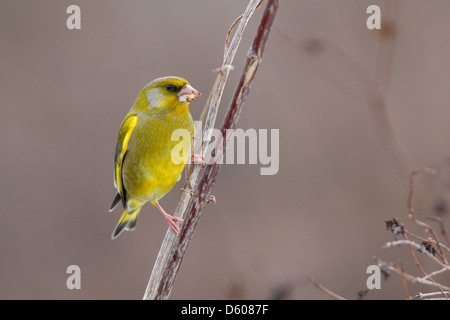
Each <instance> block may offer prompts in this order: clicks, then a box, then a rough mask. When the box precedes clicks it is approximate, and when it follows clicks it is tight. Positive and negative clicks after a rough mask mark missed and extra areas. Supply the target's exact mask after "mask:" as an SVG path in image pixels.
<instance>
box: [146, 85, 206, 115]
mask: <svg viewBox="0 0 450 320" xmlns="http://www.w3.org/2000/svg"><path fill="white" fill-rule="evenodd" d="M199 96H200V92H198V91H197V90H195V89H194V88H193V87H192V86H191V85H190V84H189V82H187V80H185V79H183V78H179V77H164V78H158V79H155V80H153V81H152V82H150V83H149V84H148V85H146V86H145V88H144V89H142V91H141V93H140V94H139V96H138V101H139V100H140V102H141V103H139V104H140V105H141V106H143V107H145V108H150V109H154V108H156V109H160V110H161V109H167V108H176V107H177V106H178V105H180V104H187V103H189V102H191V101H192V100H195V99H197V98H198V97H199Z"/></svg>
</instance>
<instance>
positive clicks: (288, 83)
mask: <svg viewBox="0 0 450 320" xmlns="http://www.w3.org/2000/svg"><path fill="white" fill-rule="evenodd" d="M373 2H374V1H365V0H364V1H362V0H340V1H332V0H320V1H288V0H285V1H281V5H280V8H279V12H278V15H277V17H276V20H275V25H274V28H273V30H272V33H271V35H270V38H269V41H268V45H267V48H266V51H265V55H264V59H263V63H262V65H261V67H260V69H259V71H258V73H257V75H256V79H255V81H254V84H253V87H252V90H251V93H250V96H249V99H248V101H247V103H246V105H245V107H244V110H243V112H242V114H241V118H240V121H239V124H238V127H240V128H243V129H247V128H256V129H263V128H266V129H279V130H280V170H279V172H278V174H276V175H274V176H261V175H260V174H259V169H260V165H225V166H224V167H223V169H222V171H221V173H220V175H219V179H218V181H217V183H216V186H215V187H214V189H213V194H214V195H215V196H216V198H217V203H216V204H215V205H208V206H207V208H206V210H205V212H204V215H203V217H202V219H201V221H200V223H199V225H198V228H197V230H196V233H195V236H194V238H193V240H192V241H191V244H190V247H189V249H188V252H187V255H186V257H185V259H184V261H183V264H182V266H181V270H180V273H179V274H178V277H177V280H176V282H175V287H174V289H173V291H172V295H171V298H173V299H235V298H237V299H270V298H273V297H274V294H275V293H276V292H277V290H279V288H283V286H284V284H286V283H289V284H291V285H293V288H292V290H291V291H290V292H288V294H287V295H286V298H289V299H329V298H330V297H329V296H327V295H326V294H324V293H323V292H322V291H320V290H318V289H317V288H315V287H313V286H312V285H311V284H309V283H308V282H307V281H306V280H305V275H308V274H310V275H312V276H313V277H314V278H315V279H317V280H318V281H320V282H321V283H322V284H324V285H325V286H326V287H327V288H329V289H331V290H332V291H334V292H336V293H338V294H340V295H343V296H345V297H347V298H352V299H353V298H356V297H357V292H358V291H359V290H361V289H365V288H366V279H367V276H368V275H367V274H366V268H367V266H368V265H371V264H373V263H374V260H373V259H372V257H373V256H374V255H376V256H378V257H380V258H382V259H383V260H387V261H394V262H397V263H399V264H403V265H404V266H405V268H406V270H407V271H409V272H410V273H412V274H416V275H418V274H419V273H418V271H417V268H415V267H414V265H413V263H412V259H411V255H410V254H409V251H408V249H407V248H396V249H390V250H386V249H382V246H383V244H384V243H385V242H386V241H389V240H391V239H392V238H393V237H392V234H390V233H389V232H388V231H386V228H385V226H384V221H385V220H388V219H391V218H392V217H398V218H400V220H401V221H403V222H405V223H406V224H407V226H408V227H410V228H411V229H412V230H415V231H417V232H419V230H417V229H416V228H414V226H412V224H411V222H410V221H409V220H408V218H407V209H406V205H405V203H406V198H407V193H408V180H407V176H406V175H405V174H404V173H403V172H401V170H399V169H398V167H397V166H396V165H395V162H394V161H393V158H392V157H391V156H390V155H389V153H386V148H384V147H383V143H382V141H381V140H380V139H379V138H378V136H377V134H376V130H375V126H374V122H373V117H372V116H371V113H370V112H369V109H368V104H367V101H366V100H365V96H364V94H363V93H361V92H362V91H361V86H362V83H363V82H364V81H360V79H359V78H358V71H356V72H355V71H354V70H353V69H352V67H351V65H352V63H356V64H358V65H359V66H360V67H361V68H363V69H364V70H367V74H370V75H371V76H374V77H376V74H377V71H380V67H379V66H380V65H383V63H384V62H386V61H389V58H381V60H380V55H381V56H382V55H383V52H384V53H386V52H389V48H392V49H393V51H392V65H391V67H389V68H388V71H389V72H387V73H383V72H384V71H382V72H381V74H382V76H381V78H380V79H383V81H385V82H383V81H382V82H383V83H381V87H382V89H383V90H385V91H384V92H385V99H386V108H387V111H388V115H389V118H390V121H391V124H392V128H393V130H394V132H395V134H396V135H397V137H398V141H399V142H400V143H401V144H402V146H403V147H404V148H405V150H406V151H407V153H408V154H409V156H410V157H411V160H412V164H411V167H408V168H406V170H411V169H413V168H417V167H421V166H430V167H433V168H435V169H437V170H438V171H439V174H438V175H437V176H436V177H421V178H419V179H418V193H417V197H416V198H415V205H416V212H417V215H418V217H420V218H423V219H425V218H426V217H428V216H432V215H435V214H436V212H434V211H433V206H434V204H435V202H436V201H438V200H439V199H441V200H442V199H445V197H446V196H447V195H448V192H449V190H448V189H447V187H448V185H447V181H446V178H447V177H446V176H445V173H446V172H447V171H446V170H447V168H448V167H447V164H448V161H449V159H450V143H449V141H450V140H449V137H450V125H449V123H450V105H449V98H450V90H449V89H450V82H449V81H448V75H449V74H450V60H449V59H448V57H449V54H450V34H449V32H448V31H449V30H450V19H449V18H450V17H449V15H450V1H447V0H435V1H432V2H425V1H420V0H414V1H413V0H408V1H399V2H395V1H376V2H377V4H379V5H380V7H381V10H382V17H383V18H385V19H391V18H392V19H394V21H395V22H396V24H397V28H396V29H395V34H394V37H393V38H391V35H392V34H391V33H389V30H387V29H386V30H384V32H379V31H371V30H368V29H367V28H366V19H367V17H368V15H367V14H366V8H367V7H368V6H369V5H371V4H373ZM388 2H389V3H388ZM394 2H395V3H397V4H398V6H395V5H394V6H393V5H392V3H394ZM70 4H76V5H79V6H80V8H81V27H82V28H81V30H68V29H67V28H66V19H67V17H68V14H66V8H67V6H69V5H70ZM246 5H247V1H237V0H235V1H189V2H187V1H152V2H151V1H130V2H126V1H118V0H114V1H112V0H111V1H95V2H92V1H60V0H53V1H50V0H40V1H22V0H18V1H6V0H1V1H0V45H1V51H0V112H1V113H0V154H1V157H0V159H1V160H0V163H1V166H0V205H1V222H0V257H1V260H0V298H2V299H17V298H24V299H141V298H142V296H143V293H144V290H145V288H146V284H147V281H148V278H149V276H150V273H151V270H152V267H153V263H154V261H155V258H156V255H157V253H158V250H159V247H160V244H161V241H162V239H163V237H164V234H165V232H166V230H167V224H166V222H165V221H164V219H163V218H162V216H161V214H160V213H159V212H158V211H157V209H156V208H154V207H152V206H151V205H146V206H145V207H144V209H143V210H142V213H141V215H140V219H139V222H138V226H137V228H136V230H135V231H134V232H132V233H125V234H124V235H122V236H121V237H120V238H119V239H117V240H115V241H112V240H111V239H110V236H111V233H112V231H113V229H114V227H115V225H116V223H117V221H118V219H119V216H120V214H121V213H122V212H121V210H116V211H114V212H113V213H108V211H107V209H108V207H109V205H110V203H111V201H112V199H113V197H114V195H115V189H114V187H113V174H112V173H113V154H114V148H115V143H116V137H117V131H118V128H119V125H120V123H121V121H122V119H123V117H124V115H125V114H126V113H127V111H128V109H129V108H130V107H131V105H132V104H133V102H134V99H135V98H136V96H137V94H138V92H139V91H140V90H141V88H142V87H143V86H144V85H145V84H147V83H148V82H149V81H151V80H153V79H154V78H157V77H160V76H165V75H179V76H183V77H185V78H187V79H188V80H189V81H190V82H191V83H192V85H193V86H194V87H195V88H197V89H199V90H200V91H201V92H202V93H203V96H202V97H201V98H200V99H199V100H197V101H195V102H194V103H192V104H191V113H192V114H193V117H194V119H198V117H199V115H200V112H201V109H202V107H203V104H204V102H205V100H206V97H207V96H208V92H209V90H210V88H211V86H212V83H213V81H214V79H215V74H213V73H212V71H211V70H212V69H214V68H217V67H219V66H220V64H221V60H222V55H223V44H224V37H225V34H226V31H227V30H228V27H229V26H230V24H231V23H232V22H233V21H234V19H235V18H236V17H237V16H239V15H240V14H241V13H242V12H243V11H244V9H245V7H246ZM262 11H263V10H259V12H258V13H257V14H256V15H255V17H254V18H253V19H252V20H251V23H250V25H249V28H248V30H247V32H246V33H245V37H244V39H243V42H242V44H241V46H240V49H239V51H238V53H237V56H236V58H235V62H234V66H235V69H234V71H232V72H231V75H230V78H229V82H228V83H227V87H226V90H225V93H224V97H223V100H222V105H221V113H220V114H221V115H223V113H224V110H225V109H226V107H227V105H228V102H229V101H230V98H231V96H232V94H233V91H234V89H235V87H236V83H237V80H238V78H239V76H240V73H241V70H242V66H243V63H244V60H245V55H246V52H247V50H248V48H249V46H250V44H251V41H252V38H253V35H254V33H255V30H256V26H257V24H258V23H259V19H260V17H261V14H262ZM386 21H388V20H386ZM386 26H387V24H386ZM385 28H386V27H385ZM312 37H313V38H312ZM311 39H315V40H314V41H315V42H314V43H315V44H316V45H318V46H317V47H316V48H315V49H314V48H313V49H314V50H312V56H311V54H308V52H307V50H305V45H304V44H305V43H309V44H311ZM318 39H319V40H318ZM383 48H384V49H383ZM386 48H387V49H386ZM310 49H311V48H310ZM383 50H384V51H383ZM310 51H311V50H310ZM380 52H381V53H380ZM387 55H388V56H389V54H387ZM344 56H345V57H348V58H349V59H348V60H346V58H344ZM383 59H384V60H383ZM325 61H326V62H325ZM349 61H351V63H349ZM380 61H381V62H380ZM383 61H384V62H383ZM330 66H331V67H330ZM333 67H334V68H336V70H337V72H332V73H330V72H329V71H330V70H332V68H333ZM383 74H384V77H383ZM218 121H221V117H220V116H219V119H218ZM217 127H219V125H217ZM180 188H181V184H179V185H177V186H176V187H175V188H174V189H173V190H172V192H170V193H169V194H168V195H167V196H166V197H165V198H164V199H162V200H161V204H162V205H163V207H164V208H165V209H166V210H167V211H168V212H172V211H173V210H174V209H175V206H176V203H177V201H178V199H179V196H180ZM443 203H444V204H445V202H443ZM444 209H445V206H444ZM441 218H442V219H443V221H444V224H445V225H446V226H447V227H448V225H449V220H448V217H447V216H446V215H445V210H441ZM421 235H424V234H421ZM424 236H425V235H424ZM72 264H76V265H78V266H80V268H81V290H68V289H67V288H66V279H67V277H68V275H67V274H66V268H67V267H68V266H69V265H72ZM423 266H424V268H425V269H426V270H428V271H432V270H434V269H433V268H435V267H436V265H435V264H433V263H432V262H430V261H427V260H423ZM436 280H439V281H441V282H443V283H447V284H448V283H449V282H450V279H449V278H448V277H447V278H442V277H441V278H437V279H436ZM280 286H281V287H280ZM409 289H410V291H411V293H415V292H418V291H424V292H425V291H427V290H429V289H428V288H425V287H420V286H415V287H414V286H412V285H411V286H410V287H409ZM382 298H384V299H404V298H405V295H404V294H403V290H402V286H401V279H400V277H399V276H397V275H393V276H392V277H391V278H390V279H389V280H388V281H386V282H385V281H383V283H382V289H381V290H374V291H372V292H370V293H369V294H368V295H367V299H382Z"/></svg>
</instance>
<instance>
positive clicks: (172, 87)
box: [166, 84, 177, 92]
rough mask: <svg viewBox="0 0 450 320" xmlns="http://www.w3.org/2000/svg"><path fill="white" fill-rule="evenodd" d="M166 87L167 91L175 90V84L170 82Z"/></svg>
mask: <svg viewBox="0 0 450 320" xmlns="http://www.w3.org/2000/svg"><path fill="white" fill-rule="evenodd" d="M166 89H167V91H169V92H175V91H176V89H177V88H175V86H174V85H172V84H168V85H167V86H166Z"/></svg>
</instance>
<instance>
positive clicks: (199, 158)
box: [191, 154, 205, 167]
mask: <svg viewBox="0 0 450 320" xmlns="http://www.w3.org/2000/svg"><path fill="white" fill-rule="evenodd" d="M191 161H192V162H199V163H201V165H202V166H203V167H204V166H205V161H204V160H203V156H202V155H201V154H193V155H192V156H191Z"/></svg>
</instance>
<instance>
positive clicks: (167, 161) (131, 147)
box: [110, 77, 200, 239]
mask: <svg viewBox="0 0 450 320" xmlns="http://www.w3.org/2000/svg"><path fill="white" fill-rule="evenodd" d="M199 96H200V93H199V92H198V91H197V90H195V89H194V88H193V87H192V86H191V85H190V84H189V82H188V81H186V80H185V79H183V78H179V77H164V78H158V79H155V80H153V81H152V82H150V83H149V84H148V85H146V86H145V87H144V88H143V89H142V90H141V92H140V93H139V95H138V97H137V99H136V102H135V103H134V105H133V107H132V108H131V109H130V111H129V112H128V114H127V115H126V117H125V119H124V120H123V122H122V125H121V126H120V130H119V135H118V139H117V145H116V152H115V157H114V185H115V187H116V189H117V195H116V197H115V198H114V200H113V202H112V204H111V207H110V211H112V210H114V208H115V207H116V206H117V204H118V203H119V202H122V204H123V207H124V209H125V211H124V213H123V214H122V216H121V218H120V220H119V223H118V224H117V226H116V228H115V230H114V232H113V234H112V238H113V239H114V238H117V237H118V236H119V235H120V234H121V233H122V231H123V230H133V229H134V228H135V227H136V221H137V218H138V215H139V212H140V211H141V208H142V206H143V205H144V204H145V203H147V202H150V203H152V204H153V205H155V206H156V207H157V208H158V209H159V211H161V213H162V214H163V215H164V218H165V219H166V221H167V223H168V224H169V226H170V228H172V230H173V231H174V232H175V233H178V232H179V230H180V229H179V227H178V226H177V224H176V222H177V221H179V222H181V223H182V222H183V219H181V218H178V217H173V216H171V215H170V214H168V213H166V212H165V211H164V209H163V208H162V207H161V206H160V205H159V203H158V200H159V199H161V198H162V197H163V196H164V195H165V194H166V193H167V192H169V191H170V189H172V187H173V186H174V185H175V184H176V182H177V181H178V180H180V177H181V172H182V171H183V168H184V166H185V164H186V162H187V160H188V157H189V154H183V155H182V161H173V159H172V152H173V150H174V148H175V147H176V146H177V144H178V143H179V141H173V139H172V133H173V132H174V130H177V129H184V130H187V132H189V135H190V137H193V136H194V124H193V121H192V116H191V114H190V113H189V102H190V101H192V100H195V99H197V98H198V97H199ZM185 143H188V148H189V150H191V149H190V148H191V143H192V140H191V139H189V141H186V142H185Z"/></svg>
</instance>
